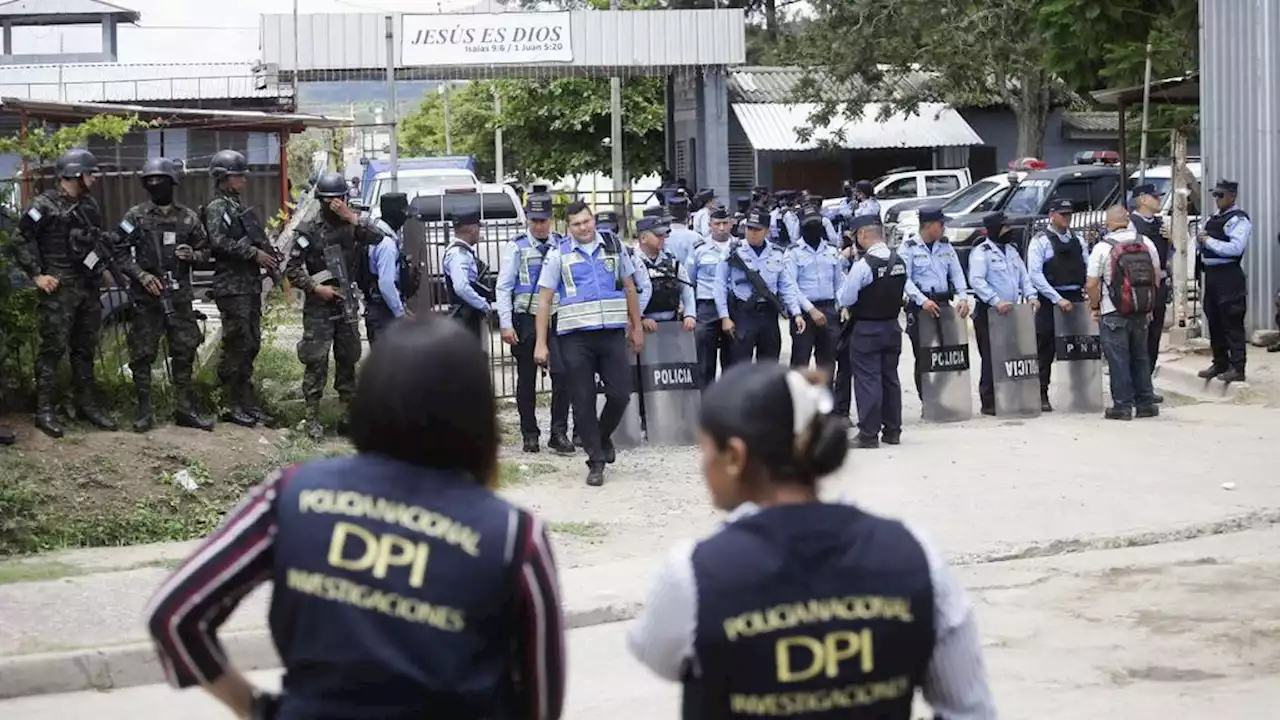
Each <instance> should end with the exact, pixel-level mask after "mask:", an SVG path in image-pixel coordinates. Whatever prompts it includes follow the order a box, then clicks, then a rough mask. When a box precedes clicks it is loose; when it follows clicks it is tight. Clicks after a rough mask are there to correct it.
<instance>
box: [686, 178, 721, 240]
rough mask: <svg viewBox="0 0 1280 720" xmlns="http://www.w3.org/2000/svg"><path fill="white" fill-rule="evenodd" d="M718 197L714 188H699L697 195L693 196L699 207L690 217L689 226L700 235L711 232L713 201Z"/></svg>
mask: <svg viewBox="0 0 1280 720" xmlns="http://www.w3.org/2000/svg"><path fill="white" fill-rule="evenodd" d="M715 199H716V194H715V191H714V190H699V191H698V194H697V195H694V196H693V204H694V205H696V206H697V207H698V209H697V210H696V211H694V213H693V216H692V217H691V218H690V219H689V228H690V229H691V230H692V231H693V232H695V233H697V234H698V236H699V237H706V236H707V235H710V234H711V213H712V210H713V208H712V207H711V201H712V200H715Z"/></svg>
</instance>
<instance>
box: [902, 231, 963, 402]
mask: <svg viewBox="0 0 1280 720" xmlns="http://www.w3.org/2000/svg"><path fill="white" fill-rule="evenodd" d="M945 222H946V216H945V215H943V214H942V211H941V210H921V211H920V234H919V235H918V236H916V237H912V238H909V239H908V240H907V241H906V242H904V243H902V259H903V260H905V261H906V263H907V299H908V300H909V301H910V302H909V303H908V305H907V337H908V338H910V339H911V357H913V358H915V360H916V363H915V380H916V392H917V393H919V392H920V313H921V312H924V313H926V314H928V315H932V316H934V317H937V315H938V306H939V305H949V304H951V301H952V300H953V299H954V300H959V303H958V305H957V312H958V313H959V315H960V317H962V318H967V317H969V301H968V300H967V299H966V297H965V293H966V292H967V291H968V285H966V284H965V281H964V270H963V269H962V268H961V267H960V256H958V255H956V250H955V248H953V247H951V241H950V240H949V239H947V237H946V235H945V233H946V227H945V226H944V223H945Z"/></svg>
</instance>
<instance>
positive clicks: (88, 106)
mask: <svg viewBox="0 0 1280 720" xmlns="http://www.w3.org/2000/svg"><path fill="white" fill-rule="evenodd" d="M0 110H2V111H6V112H18V111H20V110H25V111H27V112H28V113H30V114H32V115H36V116H42V117H48V118H77V117H89V116H92V115H103V114H120V115H137V116H138V117H140V118H143V119H151V118H161V119H165V120H169V121H171V122H170V123H169V126H171V127H187V126H191V125H196V124H199V125H209V126H221V127H235V126H236V125H240V126H242V127H245V128H258V127H272V128H281V129H288V128H301V127H321V128H339V127H345V126H347V125H350V124H351V118H335V117H326V116H324V115H308V114H303V113H270V112H262V111H259V110H206V109H203V108H168V107H152V106H147V105H128V104H114V103H87V102H57V101H51V100H31V99H28V98H12V97H0Z"/></svg>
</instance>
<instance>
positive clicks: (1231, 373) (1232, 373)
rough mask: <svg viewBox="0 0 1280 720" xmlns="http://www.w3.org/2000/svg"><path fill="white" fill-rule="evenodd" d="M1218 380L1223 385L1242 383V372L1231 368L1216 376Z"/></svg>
mask: <svg viewBox="0 0 1280 720" xmlns="http://www.w3.org/2000/svg"><path fill="white" fill-rule="evenodd" d="M1218 379H1219V380H1221V381H1222V382H1224V383H1233V382H1244V370H1241V369H1240V368H1231V369H1230V370H1227V371H1226V372H1224V373H1222V374H1221V375H1219V376H1218Z"/></svg>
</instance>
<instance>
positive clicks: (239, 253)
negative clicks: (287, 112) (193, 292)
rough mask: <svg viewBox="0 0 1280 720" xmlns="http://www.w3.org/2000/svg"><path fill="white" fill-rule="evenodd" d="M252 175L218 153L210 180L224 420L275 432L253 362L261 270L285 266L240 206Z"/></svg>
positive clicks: (241, 162) (239, 161) (258, 338)
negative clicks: (256, 392)
mask: <svg viewBox="0 0 1280 720" xmlns="http://www.w3.org/2000/svg"><path fill="white" fill-rule="evenodd" d="M248 174H249V162H248V161H247V160H245V157H244V155H241V154H240V153H238V152H236V151H235V150H219V151H218V152H216V153H214V156H213V159H212V160H210V161H209V175H210V177H212V178H213V181H214V187H215V192H214V196H213V199H212V200H210V201H209V204H208V205H206V206H205V208H204V213H203V215H204V226H205V230H206V231H207V232H208V233H209V244H210V246H211V248H212V250H213V259H214V261H215V263H214V273H213V300H214V302H215V303H216V304H217V305H218V314H219V315H221V316H222V357H221V358H220V359H219V361H218V380H219V381H220V382H221V383H222V389H223V393H224V395H225V399H226V404H227V411H226V413H225V414H224V415H223V419H224V420H227V421H229V422H233V423H235V424H236V425H240V426H242V427H253V426H254V425H257V424H258V423H262V424H264V425H266V426H268V427H271V426H273V425H274V424H275V420H274V418H272V417H271V416H270V415H268V414H267V413H266V411H265V410H263V409H262V408H261V407H259V405H258V403H257V402H256V401H255V400H254V397H253V362H254V360H256V359H257V357H258V350H260V349H261V347H262V271H263V270H264V269H265V270H266V271H267V272H269V273H275V272H278V271H279V267H280V262H279V260H278V259H277V257H276V254H275V253H274V252H273V251H272V250H271V249H270V246H269V245H268V244H267V243H266V238H265V236H258V235H259V233H258V230H259V227H258V221H259V220H260V219H259V218H256V217H254V216H253V215H252V211H251V210H250V209H247V208H245V207H244V205H243V203H241V201H240V191H241V190H243V189H244V187H245V186H246V185H247V184H248V182H249V178H248V177H247V176H248ZM343 186H344V187H345V186H346V181H343ZM343 192H344V194H345V190H344V191H343ZM246 221H247V222H248V224H247V225H246ZM251 230H252V232H251Z"/></svg>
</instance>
